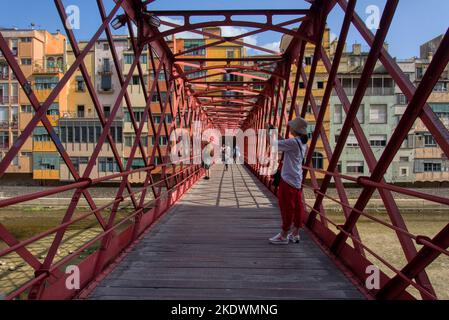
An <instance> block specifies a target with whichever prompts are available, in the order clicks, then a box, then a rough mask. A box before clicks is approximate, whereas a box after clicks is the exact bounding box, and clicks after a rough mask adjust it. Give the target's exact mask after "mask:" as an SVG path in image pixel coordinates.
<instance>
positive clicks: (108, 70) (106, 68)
mask: <svg viewBox="0 0 449 320" xmlns="http://www.w3.org/2000/svg"><path fill="white" fill-rule="evenodd" d="M98 73H99V74H112V63H110V62H107V63H103V65H102V66H101V67H100V68H99V69H98Z"/></svg>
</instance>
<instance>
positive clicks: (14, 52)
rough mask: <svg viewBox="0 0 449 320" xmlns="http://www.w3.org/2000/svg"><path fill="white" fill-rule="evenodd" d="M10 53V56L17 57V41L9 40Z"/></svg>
mask: <svg viewBox="0 0 449 320" xmlns="http://www.w3.org/2000/svg"><path fill="white" fill-rule="evenodd" d="M11 51H12V54H13V55H15V56H17V54H18V53H19V40H18V39H12V40H11Z"/></svg>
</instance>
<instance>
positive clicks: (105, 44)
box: [103, 43, 109, 51]
mask: <svg viewBox="0 0 449 320" xmlns="http://www.w3.org/2000/svg"><path fill="white" fill-rule="evenodd" d="M103 50H104V51H108V50H109V44H108V43H104V44H103Z"/></svg>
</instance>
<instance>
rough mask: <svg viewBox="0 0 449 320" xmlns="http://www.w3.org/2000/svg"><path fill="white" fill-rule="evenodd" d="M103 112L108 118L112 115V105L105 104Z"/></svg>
mask: <svg viewBox="0 0 449 320" xmlns="http://www.w3.org/2000/svg"><path fill="white" fill-rule="evenodd" d="M103 113H104V116H105V117H106V118H109V116H110V115H111V106H103Z"/></svg>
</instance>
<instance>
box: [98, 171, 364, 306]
mask: <svg viewBox="0 0 449 320" xmlns="http://www.w3.org/2000/svg"><path fill="white" fill-rule="evenodd" d="M279 224H280V218H279V209H278V207H277V199H276V198H275V197H274V195H273V194H271V193H270V192H269V191H268V190H267V189H266V188H265V187H264V186H263V185H262V184H261V183H260V182H259V181H258V180H257V179H255V177H254V176H253V175H252V174H251V173H249V171H248V170H247V169H246V168H245V167H243V166H231V167H230V170H229V171H228V172H224V170H223V167H222V166H216V167H215V168H214V170H213V176H212V179H211V180H209V181H204V180H203V181H201V182H199V183H198V184H197V185H196V186H194V187H193V188H192V190H190V192H189V193H188V194H187V195H185V197H184V198H183V199H182V200H181V201H180V202H179V203H178V204H177V205H176V206H175V207H174V208H173V209H172V210H171V212H169V213H168V214H167V215H166V216H165V218H163V220H162V221H161V222H160V223H159V224H158V225H157V226H156V227H154V229H153V230H152V231H151V232H150V233H149V234H148V235H147V236H146V237H145V238H144V239H143V240H142V241H141V242H140V243H139V244H138V245H137V246H136V247H135V248H134V250H133V251H132V252H131V253H130V254H129V255H128V256H126V257H125V259H124V260H123V261H122V262H121V263H120V264H119V265H118V266H117V267H116V268H115V269H114V271H113V272H112V273H111V274H109V275H108V276H107V277H106V279H105V280H104V281H102V282H101V283H100V285H99V286H98V287H97V288H96V289H95V290H94V291H93V292H92V294H91V295H90V299H152V300H162V299H181V300H190V299H198V300H210V299H228V300H229V299H230V300H234V299H235V300H240V299H363V296H362V294H361V293H360V292H359V291H358V290H357V289H356V288H355V287H354V286H353V285H352V284H351V282H350V281H349V280H348V279H346V277H345V276H344V275H343V273H342V272H341V271H340V270H339V269H337V268H336V267H335V266H334V264H333V263H332V261H331V260H330V259H329V258H328V257H327V256H326V255H325V254H324V253H323V252H322V251H321V250H320V249H319V247H317V246H316V244H315V243H314V242H313V241H312V240H311V239H310V238H309V237H308V236H307V234H305V233H303V234H302V241H301V243H300V244H299V245H294V244H290V245H288V246H273V245H270V244H269V243H268V238H269V237H271V236H273V235H274V234H276V233H277V232H278V231H279Z"/></svg>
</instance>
